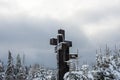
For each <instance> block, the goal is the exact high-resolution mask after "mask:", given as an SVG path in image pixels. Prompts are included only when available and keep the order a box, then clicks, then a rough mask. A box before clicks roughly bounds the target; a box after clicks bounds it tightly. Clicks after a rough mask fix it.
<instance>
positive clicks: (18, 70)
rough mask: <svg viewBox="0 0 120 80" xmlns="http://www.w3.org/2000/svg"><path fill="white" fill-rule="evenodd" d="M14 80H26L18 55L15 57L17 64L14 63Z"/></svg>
mask: <svg viewBox="0 0 120 80" xmlns="http://www.w3.org/2000/svg"><path fill="white" fill-rule="evenodd" d="M16 79H17V80H25V79H26V74H25V70H24V67H23V66H22V64H21V58H20V55H19V54H18V55H17V62H16Z"/></svg>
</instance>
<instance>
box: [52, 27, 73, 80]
mask: <svg viewBox="0 0 120 80" xmlns="http://www.w3.org/2000/svg"><path fill="white" fill-rule="evenodd" d="M50 44H51V45H55V52H56V53H57V68H58V74H57V80H64V79H63V77H64V74H65V73H66V72H68V71H69V66H68V65H67V63H66V62H65V61H68V60H69V48H70V47H72V42H71V41H66V40H65V31H64V30H62V29H59V30H58V35H57V38H52V39H50Z"/></svg>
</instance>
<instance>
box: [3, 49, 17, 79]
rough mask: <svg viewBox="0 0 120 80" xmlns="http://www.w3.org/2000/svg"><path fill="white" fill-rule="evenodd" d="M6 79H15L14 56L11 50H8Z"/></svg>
mask: <svg viewBox="0 0 120 80" xmlns="http://www.w3.org/2000/svg"><path fill="white" fill-rule="evenodd" d="M5 80H15V76H14V65H13V58H12V55H11V52H10V51H9V52H8V65H7V70H6V72H5Z"/></svg>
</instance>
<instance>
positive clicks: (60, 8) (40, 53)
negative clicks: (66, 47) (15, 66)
mask: <svg viewBox="0 0 120 80" xmlns="http://www.w3.org/2000/svg"><path fill="white" fill-rule="evenodd" d="M60 28H62V29H65V31H66V39H67V40H71V41H72V42H73V47H72V48H71V50H70V52H71V53H74V52H76V51H77V49H79V56H81V57H80V61H83V62H84V61H85V62H86V61H91V62H93V61H94V60H95V58H94V57H95V51H96V49H99V48H100V47H101V48H102V49H103V50H104V48H105V45H106V44H108V46H110V48H113V47H114V46H115V44H116V45H117V47H118V48H120V0H0V59H1V60H3V61H4V62H7V55H8V50H10V51H11V52H12V55H13V57H14V58H15V57H16V55H17V54H18V53H19V54H20V55H21V56H22V55H23V54H25V55H26V63H27V64H32V63H39V64H45V65H46V66H50V67H56V54H55V53H54V46H50V45H49V39H50V38H51V37H56V35H57V30H58V29H60ZM15 59H16V58H15ZM15 59H14V61H15ZM80 64H82V63H80Z"/></svg>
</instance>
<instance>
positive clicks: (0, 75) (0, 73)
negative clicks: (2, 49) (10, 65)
mask: <svg viewBox="0 0 120 80" xmlns="http://www.w3.org/2000/svg"><path fill="white" fill-rule="evenodd" d="M3 78H4V66H3V62H2V61H1V60H0V80H3Z"/></svg>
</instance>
